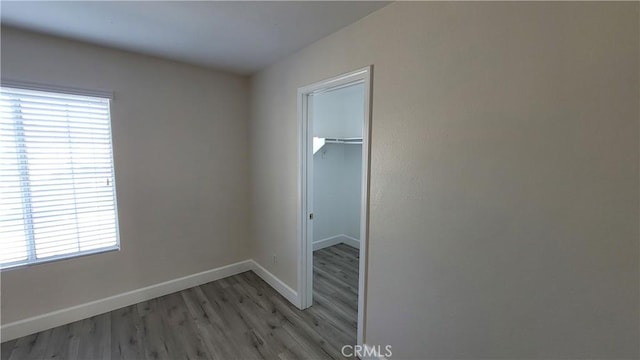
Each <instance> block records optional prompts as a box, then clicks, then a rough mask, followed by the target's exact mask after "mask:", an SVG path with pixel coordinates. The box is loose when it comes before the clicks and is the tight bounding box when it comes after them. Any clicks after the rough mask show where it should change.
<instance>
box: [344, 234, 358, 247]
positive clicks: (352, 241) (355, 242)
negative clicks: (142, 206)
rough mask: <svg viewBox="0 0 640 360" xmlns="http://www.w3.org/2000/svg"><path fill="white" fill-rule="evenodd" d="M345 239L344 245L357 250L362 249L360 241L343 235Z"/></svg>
mask: <svg viewBox="0 0 640 360" xmlns="http://www.w3.org/2000/svg"><path fill="white" fill-rule="evenodd" d="M342 236H343V237H344V238H343V239H342V243H343V244H346V245H349V246H351V247H354V248H356V249H360V240H358V239H356V238H353V237H351V236H349V235H344V234H343V235H342Z"/></svg>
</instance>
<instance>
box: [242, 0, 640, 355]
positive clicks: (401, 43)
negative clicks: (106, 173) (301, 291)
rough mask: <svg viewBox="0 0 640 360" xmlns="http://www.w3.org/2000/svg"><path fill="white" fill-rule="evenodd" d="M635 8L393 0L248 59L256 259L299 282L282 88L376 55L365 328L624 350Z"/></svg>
mask: <svg viewBox="0 0 640 360" xmlns="http://www.w3.org/2000/svg"><path fill="white" fill-rule="evenodd" d="M638 14H639V11H638V3H534V4H532V3H473V4H469V3H395V4H392V5H390V6H388V7H386V8H383V9H382V10H380V11H377V12H375V13H373V14H372V15H370V16H368V17H367V18H365V19H363V20H361V21H359V22H357V23H355V24H353V25H351V26H349V27H347V28H345V29H343V30H341V31H339V32H337V33H335V34H333V35H331V36H329V37H327V38H325V39H323V40H320V41H318V42H317V43H315V44H313V45H312V46H310V47H308V48H306V49H304V50H302V51H300V52H298V53H297V54H295V55H293V56H290V57H288V58H286V59H284V60H282V61H280V62H278V63H277V64H275V65H273V66H271V67H269V68H268V69H266V70H264V71H262V72H260V73H259V74H257V75H256V76H254V77H253V78H252V96H251V97H252V100H251V101H252V117H251V124H250V134H251V136H250V144H251V171H252V208H253V214H254V217H253V222H252V223H253V229H252V236H253V243H252V244H253V247H254V248H253V251H254V254H253V256H254V258H255V259H256V260H257V261H258V262H259V263H260V264H262V265H263V266H265V267H266V268H267V269H268V270H270V271H272V272H273V273H274V274H275V275H277V276H278V277H280V278H281V279H282V280H284V281H285V282H286V283H287V284H289V285H290V286H292V287H294V288H296V287H297V282H296V270H297V269H296V264H297V262H296V259H297V254H296V241H297V239H296V218H297V217H296V204H297V202H298V200H299V199H298V197H297V174H298V167H297V160H298V147H297V138H298V133H297V129H298V126H297V119H296V90H297V88H298V87H300V86H303V85H307V84H309V83H312V82H315V81H318V80H321V79H323V78H328V77H331V76H334V75H337V74H340V73H344V72H347V71H349V70H353V69H356V68H359V67H362V66H365V65H368V64H373V65H374V66H375V69H374V82H373V83H374V88H373V137H372V158H371V226H370V240H369V241H370V242H369V247H370V254H369V261H370V266H369V291H368V294H367V296H368V309H367V314H366V321H367V326H366V339H365V340H366V342H367V343H369V344H382V345H384V344H391V345H393V352H394V358H552V357H553V358H563V357H571V358H638V356H639V355H640V354H639V353H638V351H639V343H638V342H639V338H640V334H639V316H640V313H639V306H640V305H639V304H640V295H639V285H640V275H639V270H640V268H639V240H638V238H639V231H638V219H639V212H638V196H639V191H638V189H639V187H638V185H639V176H638V174H639V155H638V149H639V147H638V136H639V107H638V99H639V95H640V94H639V57H638V50H639V43H640V41H639V39H638V37H639V35H638V32H639V26H638V25H639V24H638V23H639V21H638V17H639V15H638ZM274 253H276V254H277V255H278V259H279V261H278V262H277V264H273V263H272V261H271V258H272V254H274Z"/></svg>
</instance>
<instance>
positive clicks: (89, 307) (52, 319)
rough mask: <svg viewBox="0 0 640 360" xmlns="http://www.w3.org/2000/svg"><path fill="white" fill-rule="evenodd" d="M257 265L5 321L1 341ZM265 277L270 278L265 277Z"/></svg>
mask: <svg viewBox="0 0 640 360" xmlns="http://www.w3.org/2000/svg"><path fill="white" fill-rule="evenodd" d="M256 265H257V264H256V263H255V262H254V261H253V260H245V261H240V262H237V263H234V264H230V265H227V266H222V267H219V268H215V269H211V270H207V271H203V272H200V273H197V274H192V275H187V276H184V277H181V278H178V279H173V280H169V281H165V282H162V283H159V284H154V285H151V286H147V287H143V288H140V289H136V290H132V291H128V292H125V293H122V294H118V295H114V296H109V297H107V298H104V299H100V300H96V301H92V302H88V303H85V304H80V305H76V306H72V307H69V308H66V309H61V310H57V311H53V312H50V313H47V314H43V315H38V316H34V317H31V318H27V319H23V320H18V321H15V322H12V323H8V324H5V325H2V327H1V328H0V334H1V335H0V336H1V338H2V342H5V341H9V340H13V339H17V338H19V337H22V336H26V335H30V334H34V333H37V332H40V331H44V330H47V329H51V328H54V327H56V326H60V325H64V324H68V323H71V322H74V321H78V320H82V319H86V318H90V317H92V316H96V315H100V314H103V313H106V312H109V311H113V310H116V309H119V308H122V307H125V306H129V305H133V304H137V303H139V302H142V301H147V300H150V299H153V298H157V297H160V296H164V295H168V294H171V293H174V292H176V291H181V290H184V289H188V288H191V287H194V286H198V285H202V284H206V283H208V282H211V281H216V280H219V279H222V278H225V277H228V276H233V275H236V274H240V273H243V272H245V271H249V270H254V269H255V268H256ZM257 266H259V265H257ZM263 270H264V269H263ZM264 271H265V272H266V273H267V274H268V275H270V276H271V277H273V278H275V277H274V276H273V275H271V273H269V272H267V271H266V270H264ZM256 273H257V274H258V275H260V273H258V272H257V271H256ZM260 277H262V278H263V279H264V277H263V276H262V275H260ZM265 281H267V280H266V279H265ZM272 281H273V280H272ZM278 281H280V280H278ZM267 283H269V284H270V285H271V286H273V287H274V288H275V289H276V290H278V291H279V292H280V290H279V289H278V288H276V287H275V286H274V285H273V284H271V282H269V281H267ZM285 286H286V285H285ZM289 290H291V289H289ZM292 291H293V290H292ZM281 293H282V292H281ZM294 294H295V292H294ZM296 295H297V294H296ZM283 296H284V295H283ZM285 297H286V296H285ZM296 297H297V296H296ZM289 301H291V300H289Z"/></svg>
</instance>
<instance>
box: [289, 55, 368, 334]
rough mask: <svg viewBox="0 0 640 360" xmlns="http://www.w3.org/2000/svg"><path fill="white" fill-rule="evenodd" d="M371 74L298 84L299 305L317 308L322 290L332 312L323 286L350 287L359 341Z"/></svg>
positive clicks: (346, 305)
mask: <svg viewBox="0 0 640 360" xmlns="http://www.w3.org/2000/svg"><path fill="white" fill-rule="evenodd" d="M371 78H372V66H368V67H365V68H363V69H359V70H356V71H353V72H350V73H347V74H344V75H340V76H337V77H334V78H331V79H327V80H324V81H320V82H317V83H314V84H311V85H308V86H305V87H302V88H300V89H298V110H299V124H300V157H299V163H300V183H299V185H300V186H299V191H300V193H299V195H300V202H299V221H298V224H299V226H298V228H299V253H298V254H299V255H298V256H299V261H298V289H299V293H298V300H299V304H298V307H299V308H300V309H306V308H309V307H311V306H313V304H314V294H315V296H316V297H317V299H316V303H319V302H323V304H322V305H323V306H324V307H326V308H329V309H330V308H332V306H327V305H331V304H327V302H331V301H332V299H331V296H328V293H326V292H323V291H334V292H335V289H343V290H344V291H345V294H343V295H340V299H338V301H339V303H336V306H335V307H336V309H341V310H342V312H343V313H345V312H348V311H352V310H353V311H355V312H357V329H355V331H356V341H357V344H358V345H362V344H363V343H364V338H365V333H364V328H365V316H364V314H365V312H366V284H367V277H366V275H367V274H366V270H367V242H368V228H369V155H370V141H369V140H370V124H371ZM314 259H315V260H316V264H315V266H314ZM314 272H315V275H316V279H317V280H316V283H315V284H314ZM332 281H335V283H332ZM325 295H327V296H325ZM351 303H353V304H352V305H355V306H357V310H355V309H353V306H352V305H351ZM348 316H349V314H347V317H348ZM345 345H354V344H345Z"/></svg>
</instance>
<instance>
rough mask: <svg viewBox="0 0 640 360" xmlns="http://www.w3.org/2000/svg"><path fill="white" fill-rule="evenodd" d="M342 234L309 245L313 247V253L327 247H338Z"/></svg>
mask: <svg viewBox="0 0 640 360" xmlns="http://www.w3.org/2000/svg"><path fill="white" fill-rule="evenodd" d="M342 236H343V235H342V234H339V235H334V236H330V237H328V238H326V239H322V240H318V241H314V242H312V243H311V244H312V245H313V251H316V250H320V249H324V248H326V247H329V246H333V245H338V244H340V243H342V240H343V239H342Z"/></svg>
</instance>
